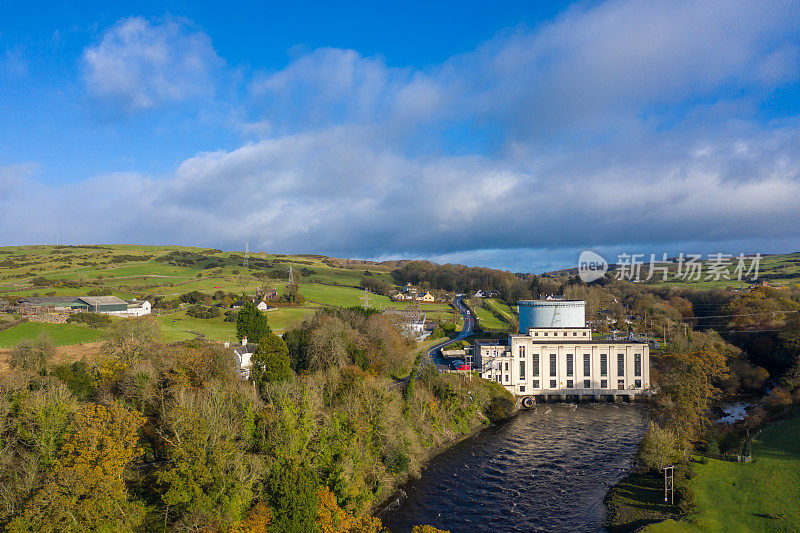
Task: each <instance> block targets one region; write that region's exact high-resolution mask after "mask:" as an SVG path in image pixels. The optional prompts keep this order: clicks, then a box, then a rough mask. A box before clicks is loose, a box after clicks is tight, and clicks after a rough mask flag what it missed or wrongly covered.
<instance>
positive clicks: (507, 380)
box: [506, 374, 508, 383]
mask: <svg viewBox="0 0 800 533" xmlns="http://www.w3.org/2000/svg"><path fill="white" fill-rule="evenodd" d="M506 383H508V374H506Z"/></svg>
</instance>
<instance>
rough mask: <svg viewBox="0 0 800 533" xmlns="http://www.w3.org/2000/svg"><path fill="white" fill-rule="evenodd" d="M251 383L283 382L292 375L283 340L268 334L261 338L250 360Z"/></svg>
mask: <svg viewBox="0 0 800 533" xmlns="http://www.w3.org/2000/svg"><path fill="white" fill-rule="evenodd" d="M252 364H253V366H252V370H251V372H252V376H253V381H255V382H256V383H258V384H259V385H261V384H262V383H265V382H273V381H285V380H287V379H289V378H290V377H291V375H292V367H291V360H290V359H289V347H288V346H286V343H285V342H283V339H281V338H280V337H278V336H277V335H275V334H274V333H269V334H267V335H266V336H264V337H262V338H261V342H259V343H258V349H257V350H256V353H254V354H253V359H252Z"/></svg>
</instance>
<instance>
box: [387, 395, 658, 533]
mask: <svg viewBox="0 0 800 533" xmlns="http://www.w3.org/2000/svg"><path fill="white" fill-rule="evenodd" d="M647 421H648V418H647V412H646V411H645V410H644V409H643V408H642V407H640V406H638V405H631V404H621V405H617V404H589V405H578V406H576V405H570V404H554V405H541V406H538V407H537V408H536V409H535V410H533V411H521V412H520V413H519V415H518V416H517V417H516V418H514V419H513V420H511V421H510V422H507V423H505V424H503V425H501V426H499V427H497V428H492V429H488V430H485V431H483V432H481V433H480V434H478V435H477V436H475V437H473V438H471V439H468V440H466V441H464V442H462V443H460V444H459V445H457V446H455V447H454V448H452V449H450V450H448V451H446V452H445V453H443V454H442V455H440V456H438V457H436V458H435V459H434V460H433V461H432V462H431V463H430V465H429V466H428V467H427V468H426V469H425V470H424V472H423V473H422V477H421V479H419V480H416V481H414V482H412V483H410V484H408V485H407V486H405V487H404V488H403V491H404V492H405V493H406V494H407V496H406V497H403V498H401V500H400V502H399V504H395V505H393V506H391V507H389V508H388V509H387V510H385V511H384V512H383V513H382V514H381V518H382V519H383V521H384V524H385V525H387V526H388V527H389V529H390V530H391V531H392V532H393V533H401V532H402V533H405V532H407V531H410V529H411V527H412V526H414V525H416V524H430V525H433V526H436V527H438V528H441V529H449V530H450V531H452V532H453V533H459V532H472V531H492V532H503V531H524V532H529V531H565V532H566V531H604V528H603V520H604V519H605V516H606V509H605V506H604V505H603V498H604V497H605V495H606V493H607V492H608V488H609V486H611V485H613V484H614V483H616V482H617V481H619V480H620V479H621V478H622V477H623V476H624V475H625V474H626V473H627V472H628V471H629V470H630V466H631V461H632V459H633V456H634V455H635V453H636V449H637V446H638V444H639V441H640V440H641V438H642V435H643V434H644V431H645V429H646V426H647Z"/></svg>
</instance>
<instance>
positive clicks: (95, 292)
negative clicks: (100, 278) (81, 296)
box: [86, 287, 112, 296]
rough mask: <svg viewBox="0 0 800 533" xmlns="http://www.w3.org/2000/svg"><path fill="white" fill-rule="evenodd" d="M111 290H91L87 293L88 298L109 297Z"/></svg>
mask: <svg viewBox="0 0 800 533" xmlns="http://www.w3.org/2000/svg"><path fill="white" fill-rule="evenodd" d="M111 293H112V291H111V289H109V288H108V287H103V288H102V289H92V290H90V291H89V292H88V293H86V294H87V295H88V296H111Z"/></svg>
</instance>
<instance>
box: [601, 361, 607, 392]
mask: <svg viewBox="0 0 800 533" xmlns="http://www.w3.org/2000/svg"><path fill="white" fill-rule="evenodd" d="M600 375H601V376H607V375H608V355H606V354H604V353H601V354H600ZM604 387H605V386H604Z"/></svg>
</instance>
